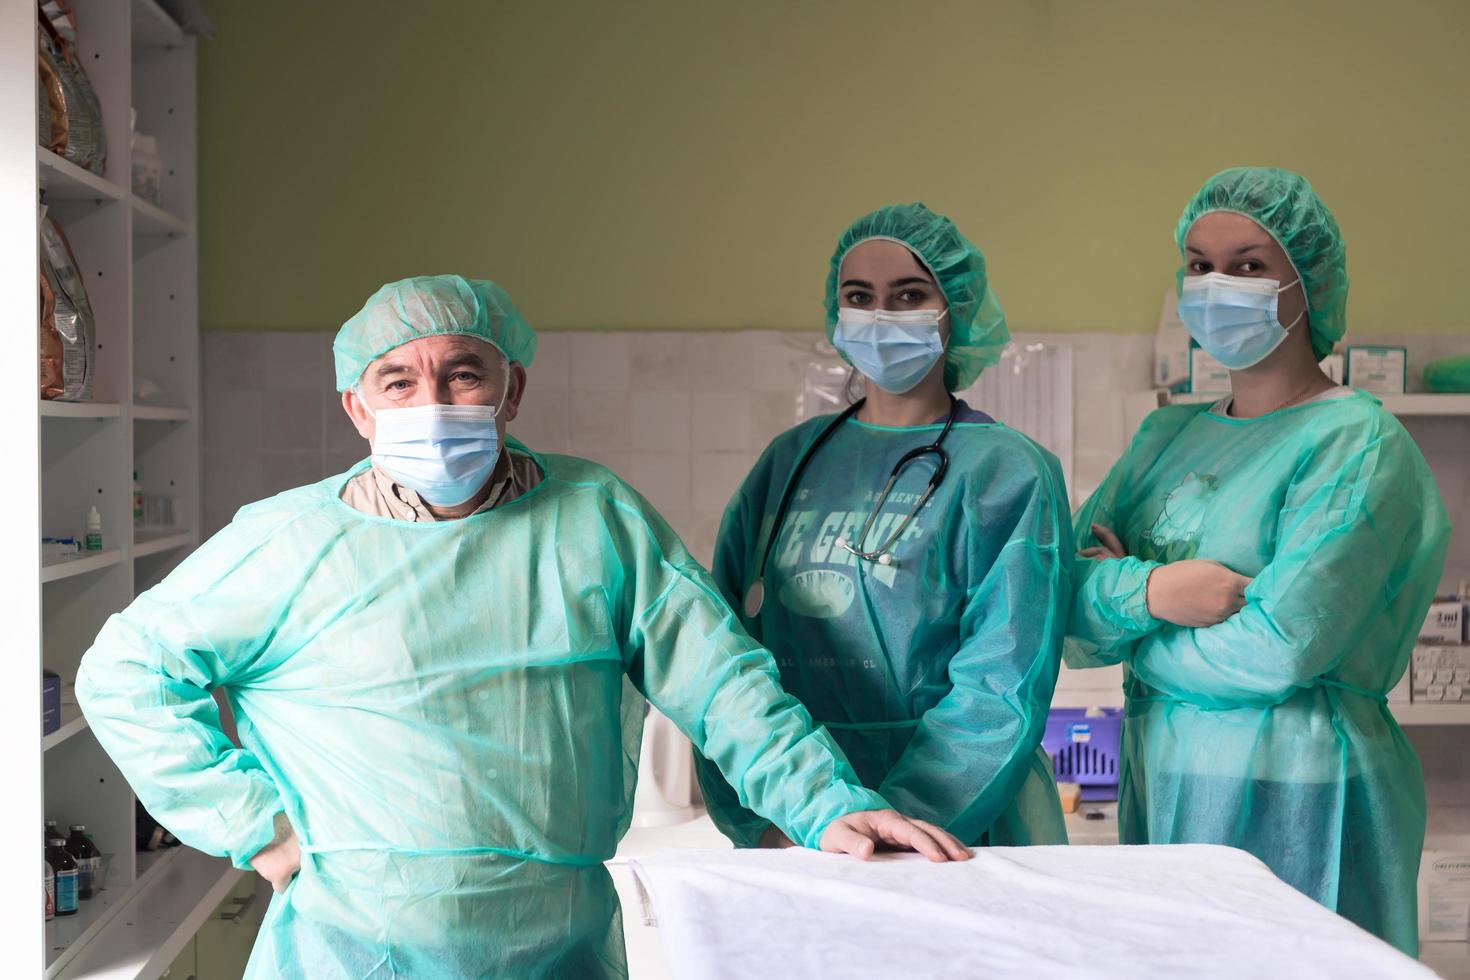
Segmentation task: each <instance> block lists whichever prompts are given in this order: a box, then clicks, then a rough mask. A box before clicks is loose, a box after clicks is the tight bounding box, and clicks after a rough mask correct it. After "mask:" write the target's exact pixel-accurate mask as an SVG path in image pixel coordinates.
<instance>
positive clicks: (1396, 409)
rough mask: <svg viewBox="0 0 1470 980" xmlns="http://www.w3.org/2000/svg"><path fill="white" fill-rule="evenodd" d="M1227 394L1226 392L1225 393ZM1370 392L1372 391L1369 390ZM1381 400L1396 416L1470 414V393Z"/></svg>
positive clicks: (1190, 397)
mask: <svg viewBox="0 0 1470 980" xmlns="http://www.w3.org/2000/svg"><path fill="white" fill-rule="evenodd" d="M1226 394H1228V392H1227V393H1226ZM1369 394H1372V392H1369ZM1224 397H1225V395H1224V394H1218V393H1217V394H1210V393H1208V392H1204V393H1199V394H1196V393H1194V392H1188V391H1186V392H1180V393H1178V394H1172V395H1170V396H1169V401H1170V403H1171V404H1174V405H1198V404H1201V403H1213V402H1217V401H1219V400H1220V399H1221V398H1224ZM1373 397H1374V398H1377V399H1378V400H1379V401H1381V402H1383V407H1384V408H1386V409H1388V410H1389V411H1390V412H1392V413H1393V414H1394V415H1397V416H1401V417H1404V416H1409V417H1424V416H1430V417H1434V416H1439V417H1452V416H1456V415H1470V395H1432V394H1423V393H1419V394H1412V395H1373Z"/></svg>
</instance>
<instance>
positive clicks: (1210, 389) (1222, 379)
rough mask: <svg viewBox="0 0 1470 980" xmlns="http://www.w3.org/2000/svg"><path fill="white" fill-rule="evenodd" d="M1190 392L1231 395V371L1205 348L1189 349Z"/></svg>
mask: <svg viewBox="0 0 1470 980" xmlns="http://www.w3.org/2000/svg"><path fill="white" fill-rule="evenodd" d="M1189 390H1190V391H1191V392H1193V393H1194V394H1197V395H1198V394H1206V395H1221V396H1224V395H1228V394H1230V370H1229V368H1227V367H1225V365H1223V364H1221V363H1220V362H1219V361H1217V360H1215V359H1214V358H1213V357H1211V356H1210V354H1209V352H1208V351H1206V350H1205V349H1204V348H1203V347H1191V348H1190V349H1189Z"/></svg>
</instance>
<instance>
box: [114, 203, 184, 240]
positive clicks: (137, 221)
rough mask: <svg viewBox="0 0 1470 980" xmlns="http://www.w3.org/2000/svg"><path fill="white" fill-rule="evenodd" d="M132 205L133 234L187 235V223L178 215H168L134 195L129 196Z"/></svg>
mask: <svg viewBox="0 0 1470 980" xmlns="http://www.w3.org/2000/svg"><path fill="white" fill-rule="evenodd" d="M128 198H129V199H130V200H131V201H132V203H133V234H135V235H187V234H188V233H189V232H190V230H191V229H190V226H189V222H187V221H185V220H184V219H183V218H180V217H179V216H178V215H175V214H170V213H169V212H167V211H165V210H164V209H163V208H161V207H159V206H158V205H156V204H153V203H152V202H150V201H145V200H143V199H142V198H141V197H139V196H138V195H136V194H129V195H128Z"/></svg>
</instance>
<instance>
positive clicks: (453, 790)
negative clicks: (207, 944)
mask: <svg viewBox="0 0 1470 980" xmlns="http://www.w3.org/2000/svg"><path fill="white" fill-rule="evenodd" d="M534 351H535V336H534V334H533V333H532V331H531V328H530V327H529V325H527V323H526V322H525V321H524V320H523V319H522V318H521V316H520V314H519V313H518V312H517V311H516V309H515V307H514V306H513V305H512V304H511V302H510V299H509V297H508V296H507V295H506V294H505V293H504V292H503V291H502V290H501V289H500V288H499V287H497V286H495V285H494V284H493V283H489V282H484V281H474V280H466V279H462V278H460V277H458V276H436V277H424V278H417V279H409V280H404V281H401V282H397V283H391V284H389V285H387V286H385V287H383V288H382V289H381V290H379V291H378V292H377V293H376V294H375V295H374V296H373V297H372V298H371V299H370V300H369V301H368V303H367V305H366V306H365V307H364V309H363V310H362V311H361V312H360V313H359V314H357V315H356V316H355V317H353V318H352V319H351V320H349V321H348V322H347V323H346V325H344V326H343V328H342V330H341V332H340V333H339V334H338V336H337V340H336V343H335V346H334V352H335V358H336V370H337V386H338V388H339V390H341V391H343V392H344V397H343V403H344V407H346V409H347V410H348V412H349V415H351V417H352V419H353V421H354V423H355V424H356V425H357V427H358V429H359V431H360V432H362V433H363V434H364V435H365V436H367V437H369V438H370V439H371V440H372V443H373V458H372V460H371V461H368V460H364V461H363V462H362V463H360V464H358V466H356V467H355V468H354V469H353V470H351V471H349V472H348V473H346V474H341V475H338V476H334V477H331V478H329V479H326V480H323V481H322V482H320V483H317V484H315V485H312V486H308V487H302V488H299V489H296V490H291V491H288V492H286V493H283V494H281V495H279V496H277V497H274V498H272V499H270V500H265V501H261V502H259V503H256V504H253V505H250V506H248V507H246V508H244V509H243V510H241V511H240V513H239V514H238V515H237V516H236V517H235V519H234V521H232V522H231V523H230V525H229V526H228V527H226V528H225V529H224V530H223V531H221V532H220V533H219V534H218V535H216V536H215V537H214V538H212V539H211V540H210V541H208V542H207V543H206V544H204V545H203V546H202V547H201V548H200V549H199V550H198V551H196V552H195V553H194V554H192V555H191V556H190V557H189V558H188V559H187V560H185V561H184V562H183V563H182V564H181V565H180V566H179V567H178V569H176V570H175V571H174V572H173V573H172V574H171V575H169V576H168V578H167V579H165V580H164V581H163V583H162V584H160V585H159V586H157V587H156V588H154V589H151V590H150V591H148V592H146V593H144V594H143V595H141V596H139V597H138V599H137V600H136V601H135V602H134V603H133V604H132V605H131V606H130V607H129V608H128V609H127V610H125V611H124V612H122V613H120V614H118V615H116V616H114V617H112V618H111V619H110V620H109V621H108V623H107V624H106V626H105V627H104V628H103V630H102V632H101V634H100V635H99V636H98V637H97V641H96V644H95V645H94V646H93V648H92V649H91V650H90V651H89V652H88V653H87V655H86V657H85V659H84V661H83V663H82V667H81V671H80V674H79V677H78V681H77V694H78V698H79V700H80V701H81V704H82V706H83V709H84V710H85V712H86V715H87V718H88V719H89V720H90V722H91V725H92V727H93V729H94V730H95V731H96V733H97V737H98V738H99V740H100V741H101V743H102V745H103V746H104V747H105V748H106V749H107V751H108V752H109V754H110V755H111V756H112V758H113V759H114V760H115V761H116V762H117V764H118V767H119V768H120V769H121V770H122V772H123V773H124V774H125V775H126V776H127V777H128V779H129V781H130V782H131V783H132V784H133V786H134V787H135V789H136V791H137V793H138V796H139V798H140V799H141V800H142V802H143V804H144V805H145V806H147V807H148V809H149V810H150V811H152V813H153V814H154V815H155V816H157V817H158V819H159V820H160V821H161V822H162V823H164V824H165V825H167V826H168V827H169V828H170V829H171V830H172V831H174V833H176V834H177V835H178V836H179V837H180V838H181V839H183V840H184V841H185V842H186V843H189V844H192V845H193V846H195V847H198V848H201V849H203V850H205V851H208V852H210V853H212V854H218V855H223V856H227V857H229V858H230V859H231V860H232V861H233V862H234V863H235V865H236V866H238V867H241V868H247V867H255V868H256V869H257V870H259V871H261V873H262V874H265V875H266V876H267V877H269V878H271V879H272V883H273V884H275V885H276V886H277V889H278V891H280V892H281V893H280V894H278V895H277V896H276V898H275V900H274V901H273V902H272V904H271V907H270V911H269V913H268V914H267V916H266V920H265V923H264V925H263V927H262V931H261V935H260V937H259V939H258V940H257V943H256V948H255V950H254V953H253V955H252V958H251V964H250V969H249V975H250V976H256V977H263V976H282V975H284V976H292V977H310V978H312V980H318V978H335V977H388V976H412V977H458V976H487V975H493V976H517V977H528V976H565V977H599V976H621V975H624V974H625V971H626V967H625V963H624V956H623V945H622V931H621V927H620V919H619V911H618V904H617V897H616V894H615V892H614V890H613V887H612V883H611V879H610V877H609V876H608V874H607V872H606V870H605V869H604V868H603V862H604V861H605V860H607V859H608V858H610V857H611V856H612V855H613V853H614V850H615V848H616V845H617V842H618V839H619V838H620V837H621V836H622V834H623V833H624V831H625V830H626V829H627V827H628V824H629V819H630V811H631V801H632V797H633V785H634V780H635V777H636V761H635V760H636V759H637V757H638V752H637V747H638V741H639V733H640V729H641V725H642V718H643V712H644V704H643V699H642V697H639V696H638V695H639V694H640V693H641V694H642V695H644V696H646V697H647V698H648V700H649V701H651V702H653V703H654V704H655V705H656V706H657V707H658V708H659V709H660V710H661V711H663V712H664V713H665V714H667V715H668V716H669V717H670V718H672V719H673V720H674V721H675V722H676V723H677V724H678V725H679V726H680V727H681V728H682V729H683V730H684V732H685V733H686V734H688V736H689V737H690V739H691V740H692V741H693V742H694V744H695V745H696V746H698V747H699V748H700V750H701V751H702V752H703V753H705V754H706V755H707V756H708V757H710V758H712V759H714V760H716V761H717V762H718V764H719V766H720V768H721V769H722V771H723V772H724V773H725V775H726V776H727V778H728V779H729V780H730V781H731V783H732V784H733V785H735V786H736V787H738V788H739V790H740V795H741V798H742V802H743V803H745V804H746V805H748V806H750V807H751V808H752V809H754V810H756V811H758V812H760V813H761V814H762V815H764V816H765V817H766V818H767V819H770V820H772V821H774V822H775V823H776V824H777V825H778V826H780V827H782V828H783V830H784V831H785V832H786V833H788V834H789V835H790V836H791V837H792V839H794V840H796V841H799V842H802V843H804V844H806V845H808V846H812V847H816V846H821V847H822V848H823V849H826V850H839V851H848V852H850V853H856V854H859V855H861V856H866V855H867V854H868V853H870V852H871V850H872V847H873V845H874V844H875V843H888V844H894V845H899V846H911V847H914V848H916V849H918V850H921V851H924V852H925V853H927V854H928V855H929V856H930V857H931V858H933V859H936V860H942V859H944V858H945V857H946V856H948V857H962V856H963V855H964V852H963V851H962V850H960V849H959V847H958V845H957V844H956V843H955V842H954V841H953V840H952V839H950V838H948V837H947V836H946V835H944V834H943V833H942V832H940V831H937V830H933V829H931V828H927V827H925V826H923V825H921V824H919V823H917V822H910V821H908V820H905V819H904V818H902V817H900V816H899V815H898V814H896V813H893V812H892V811H891V810H887V809H885V808H886V807H887V804H886V803H885V802H884V801H883V799H882V797H880V796H878V795H877V794H875V793H873V792H870V791H868V790H866V789H864V788H863V787H862V785H861V784H860V783H859V781H858V779H857V777H856V776H855V775H854V773H853V771H852V769H851V767H850V766H849V765H848V763H847V760H846V759H845V758H844V757H843V755H842V753H841V751H840V750H839V749H837V748H836V746H835V745H834V744H833V743H832V741H831V740H830V739H829V737H828V736H827V735H826V733H825V732H823V731H820V730H814V728H813V726H812V723H811V719H810V717H809V716H808V715H807V713H806V712H805V711H804V710H803V709H802V708H801V706H800V705H799V704H798V703H797V702H796V701H795V700H794V699H792V698H791V697H790V696H789V695H787V694H786V693H785V692H784V691H782V689H781V687H780V685H779V683H778V680H777V678H778V673H777V670H776V667H775V664H774V663H773V662H772V659H771V657H770V655H769V654H768V653H767V651H766V650H764V649H762V648H761V647H760V646H759V645H758V644H756V643H755V642H754V641H753V640H751V639H750V638H749V637H747V636H746V635H745V634H744V633H743V632H741V630H740V628H739V626H738V625H737V623H736V621H735V619H734V617H733V616H732V614H731V612H730V610H729V609H728V607H727V606H726V605H725V603H724V602H723V601H722V600H721V599H720V598H719V594H718V592H717V590H716V588H715V586H714V584H713V583H712V582H711V580H710V579H709V577H708V575H707V574H706V573H705V572H704V571H703V570H702V569H700V568H699V567H698V566H697V565H696V564H695V563H694V562H693V561H692V560H691V558H690V557H689V554H688V552H687V551H686V550H685V549H684V547H683V545H681V544H680V542H679V540H678V538H677V537H676V536H675V535H674V534H673V532H671V531H670V530H669V528H668V526H667V525H666V524H665V523H664V522H663V521H662V520H661V519H660V518H659V517H658V515H657V514H656V513H654V511H653V510H652V509H651V508H650V507H649V506H648V504H647V503H646V502H645V501H644V500H643V498H641V497H640V496H639V495H638V494H637V493H635V492H634V491H633V490H631V489H630V488H629V487H628V486H627V485H626V484H624V483H623V482H622V481H620V480H619V479H618V478H617V477H615V476H613V475H612V474H611V473H609V472H608V471H607V470H605V469H603V468H602V467H600V466H598V465H596V464H593V463H590V462H587V461H585V460H580V459H574V458H570V457H565V456H551V455H538V454H536V453H534V452H532V451H531V450H530V449H528V448H526V447H525V446H522V445H521V444H519V443H516V442H514V441H510V440H507V439H505V437H504V434H503V431H502V427H503V423H504V422H505V421H507V420H508V419H511V418H514V415H515V411H516V409H517V404H518V401H519V397H520V391H521V390H522V389H523V386H524V382H525V371H524V368H523V367H522V365H526V364H529V363H530V362H531V358H532V355H533V354H534ZM217 688H223V689H224V692H225V695H226V696H227V697H228V699H229V704H230V707H231V708H232V710H233V712H234V714H235V717H236V718H237V719H238V724H239V733H240V741H241V743H242V745H243V747H237V746H235V745H233V744H232V743H231V742H230V741H229V739H228V738H227V737H226V736H225V734H224V732H223V731H222V730H221V728H220V719H219V715H218V713H217V710H216V705H215V702H214V700H213V698H212V697H211V692H213V691H214V690H216V689H217ZM635 689H636V690H635ZM874 811H876V812H874ZM298 854H299V858H298V857H297V855H298ZM297 860H299V866H300V870H299V873H295V874H294V875H293V873H292V872H295V870H296V864H295V862H296V861H297Z"/></svg>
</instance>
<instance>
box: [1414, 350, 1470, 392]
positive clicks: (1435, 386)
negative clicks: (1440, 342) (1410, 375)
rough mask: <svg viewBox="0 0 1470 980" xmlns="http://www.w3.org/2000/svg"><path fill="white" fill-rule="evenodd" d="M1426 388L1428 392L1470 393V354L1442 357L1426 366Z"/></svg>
mask: <svg viewBox="0 0 1470 980" xmlns="http://www.w3.org/2000/svg"><path fill="white" fill-rule="evenodd" d="M1424 387H1425V389H1426V390H1428V391H1440V392H1464V391H1470V354H1460V355H1457V356H1455V357H1441V358H1440V359H1439V360H1437V361H1430V362H1429V363H1428V364H1426V365H1424Z"/></svg>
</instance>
